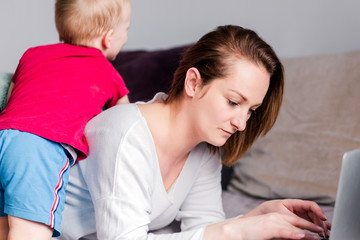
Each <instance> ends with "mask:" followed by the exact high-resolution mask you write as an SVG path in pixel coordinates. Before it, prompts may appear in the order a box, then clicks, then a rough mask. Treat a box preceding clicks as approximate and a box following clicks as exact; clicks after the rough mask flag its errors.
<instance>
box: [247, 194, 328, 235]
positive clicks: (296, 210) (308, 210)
mask: <svg viewBox="0 0 360 240" xmlns="http://www.w3.org/2000/svg"><path fill="white" fill-rule="evenodd" d="M273 212H277V213H281V214H284V215H289V216H297V217H300V218H303V219H305V220H307V221H310V222H312V223H314V224H316V225H318V226H319V227H321V228H322V229H323V230H322V231H321V233H320V236H322V237H325V236H326V237H328V236H329V231H328V230H329V229H330V228H331V224H330V223H329V222H327V220H326V216H325V215H324V213H323V211H322V210H321V208H320V207H319V205H318V204H317V203H315V202H313V201H305V200H300V199H283V200H272V201H267V202H264V203H263V204H261V205H259V206H258V207H257V208H255V209H254V210H252V211H250V212H249V213H248V214H246V215H245V217H248V216H255V215H259V214H267V213H273ZM308 230H310V229H308Z"/></svg>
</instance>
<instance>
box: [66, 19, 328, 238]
mask: <svg viewBox="0 0 360 240" xmlns="http://www.w3.org/2000/svg"><path fill="white" fill-rule="evenodd" d="M283 81H284V80H283V69H282V65H281V63H280V61H279V59H278V58H277V56H276V54H275V53H274V52H273V50H272V49H271V47H270V46H269V45H267V44H266V43H265V42H264V41H263V40H262V39H260V38H259V37H258V36H257V34H256V33H254V32H253V31H251V30H248V29H243V28H241V27H238V26H222V27H218V28H217V29H216V30H214V31H212V32H210V33H208V34H206V35H205V36H203V37H202V38H201V39H200V40H199V41H198V42H197V43H196V44H194V45H193V46H192V47H190V48H189V49H188V50H187V51H186V53H185V54H184V56H183V59H182V60H181V62H180V65H179V67H178V69H177V71H176V73H175V76H174V80H173V85H172V88H171V90H170V92H169V95H168V96H167V95H165V94H162V93H159V94H157V95H156V96H155V97H154V99H153V100H152V101H150V102H149V103H146V104H145V103H137V104H127V105H123V106H116V107H113V108H111V109H108V110H107V111H105V112H103V113H102V114H100V115H99V116H97V117H95V118H94V119H93V120H91V121H90V123H89V124H88V125H87V127H86V137H87V140H88V143H89V148H90V152H89V157H88V158H87V159H86V160H84V161H80V162H79V163H78V164H77V165H76V166H74V167H73V169H72V171H71V177H70V182H69V187H68V190H67V205H66V207H65V211H64V218H65V219H64V221H63V226H62V229H63V238H64V239H66V238H68V239H77V238H79V237H82V236H85V235H87V234H91V233H94V232H97V237H98V239H181V240H184V239H194V240H195V239H204V240H207V239H272V238H281V239H317V238H316V236H314V235H311V234H310V232H314V233H319V234H320V235H321V232H322V231H325V232H326V234H327V230H326V229H327V228H328V227H330V224H329V223H328V222H326V218H325V216H324V214H323V212H322V211H321V209H320V208H319V206H318V205H317V204H315V203H314V202H309V201H302V200H289V199H287V200H274V201H268V202H266V203H264V204H261V205H260V206H258V207H257V208H255V209H254V210H252V211H251V212H249V213H247V214H246V215H244V216H240V217H238V218H236V219H230V220H225V217H224V213H223V210H222V203H221V186H220V170H221V161H220V156H222V160H223V163H224V164H226V165H229V166H230V165H233V164H234V163H235V162H236V160H237V159H239V157H240V156H242V155H243V154H244V152H245V151H246V150H247V149H248V148H249V147H250V146H251V144H252V143H253V142H254V140H255V139H256V138H257V137H258V136H260V135H261V134H266V133H267V132H268V131H269V130H270V129H271V127H272V126H273V124H274V122H275V120H276V117H277V115H278V112H279V109H280V105H281V101H282V95H283V84H284V82H283ZM174 219H177V220H179V221H181V232H179V233H171V234H165V235H155V234H152V233H149V231H151V230H155V229H159V228H162V227H164V226H166V225H168V224H169V223H171V222H172V221H173V220H174ZM306 230H308V231H306Z"/></svg>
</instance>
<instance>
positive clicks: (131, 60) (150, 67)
mask: <svg viewBox="0 0 360 240" xmlns="http://www.w3.org/2000/svg"><path fill="white" fill-rule="evenodd" d="M186 48H187V46H181V47H175V48H171V49H166V50H154V51H145V50H144V51H122V52H120V53H119V54H118V55H117V57H116V59H115V60H114V61H112V64H113V66H114V67H115V69H116V70H117V71H118V72H119V73H120V75H121V76H122V77H123V78H124V81H125V84H126V86H127V87H128V89H129V91H130V93H129V99H130V102H136V101H148V100H150V99H152V98H153V96H154V95H155V94H156V93H157V92H165V93H167V92H168V91H169V89H170V86H171V82H172V79H173V74H174V73H175V70H176V68H177V67H178V65H179V61H180V59H181V56H182V54H183V52H184V51H185V50H186Z"/></svg>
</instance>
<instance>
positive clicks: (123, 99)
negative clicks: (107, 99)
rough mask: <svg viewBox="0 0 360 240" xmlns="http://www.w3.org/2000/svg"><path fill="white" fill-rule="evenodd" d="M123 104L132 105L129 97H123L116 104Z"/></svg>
mask: <svg viewBox="0 0 360 240" xmlns="http://www.w3.org/2000/svg"><path fill="white" fill-rule="evenodd" d="M123 103H130V101H129V97H128V95H125V96H123V97H122V98H120V99H119V100H118V101H117V102H116V104H123Z"/></svg>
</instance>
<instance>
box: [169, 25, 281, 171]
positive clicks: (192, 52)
mask: <svg viewBox="0 0 360 240" xmlns="http://www.w3.org/2000/svg"><path fill="white" fill-rule="evenodd" d="M237 59H240V60H247V61H250V62H252V63H255V64H257V65H258V66H261V67H264V68H265V69H266V70H267V72H268V73H269V74H270V85H269V89H268V91H267V93H266V95H265V98H264V100H263V103H262V104H261V106H260V107H259V108H258V109H257V110H256V114H252V116H251V117H250V118H249V120H248V121H247V126H246V129H245V130H244V131H241V132H239V131H238V132H236V133H234V134H233V135H232V136H231V137H230V138H229V139H228V140H227V141H226V143H225V144H224V145H223V146H222V147H215V146H212V145H210V144H209V147H210V149H211V150H212V151H213V152H220V153H221V154H222V155H223V163H224V164H225V165H227V166H232V165H234V164H235V163H236V162H237V160H238V159H239V158H240V157H241V156H242V155H243V154H244V153H245V152H246V151H247V150H248V149H249V148H250V147H251V145H252V144H253V142H254V141H255V140H256V139H257V138H258V137H259V136H261V135H265V134H266V133H267V132H268V131H269V130H270V129H271V128H272V126H273V125H274V123H275V121H276V118H277V116H278V114H279V111H280V107H281V104H282V97H283V89H284V70H283V66H282V64H281V62H280V60H279V58H278V57H277V55H276V54H275V52H274V51H273V49H272V48H271V47H270V46H269V45H268V44H267V43H266V42H265V41H264V40H262V39H261V38H260V37H259V36H258V35H257V34H256V33H255V32H254V31H252V30H249V29H245V28H242V27H239V26H234V25H226V26H219V27H218V28H216V29H215V30H214V31H212V32H209V33H207V34H205V35H204V36H203V37H202V38H200V40H199V41H198V42H196V43H195V44H194V45H192V46H190V47H189V48H188V49H187V50H186V51H185V53H184V55H183V57H182V59H181V61H180V64H179V67H178V68H177V70H176V72H175V75H174V79H173V82H172V86H171V89H170V91H169V96H168V98H167V100H166V102H167V103H169V102H172V101H174V100H176V99H179V98H180V97H181V96H182V93H183V90H184V80H185V76H186V72H187V70H188V69H189V68H191V67H195V68H197V69H198V70H199V72H200V74H201V79H202V83H203V85H206V84H209V83H210V82H211V81H212V80H213V79H219V78H225V77H226V76H227V74H229V70H230V67H231V66H232V63H233V62H234V61H235V60H237Z"/></svg>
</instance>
